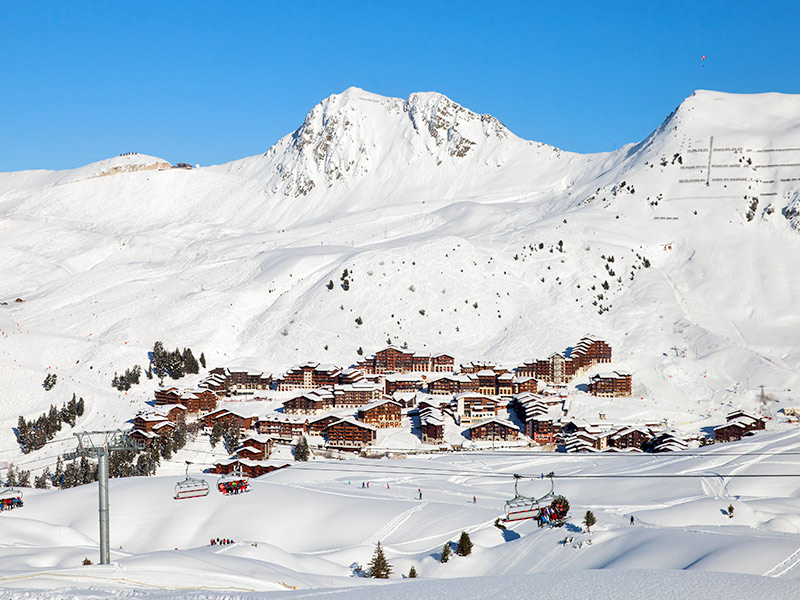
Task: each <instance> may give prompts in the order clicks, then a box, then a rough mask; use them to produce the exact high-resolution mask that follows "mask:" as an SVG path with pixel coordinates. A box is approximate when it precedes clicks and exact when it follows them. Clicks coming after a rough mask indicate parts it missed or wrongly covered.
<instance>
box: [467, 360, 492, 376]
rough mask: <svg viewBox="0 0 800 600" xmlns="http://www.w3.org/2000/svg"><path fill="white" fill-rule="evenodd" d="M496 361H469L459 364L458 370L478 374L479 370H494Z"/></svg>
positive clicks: (468, 373)
mask: <svg viewBox="0 0 800 600" xmlns="http://www.w3.org/2000/svg"><path fill="white" fill-rule="evenodd" d="M495 366H496V365H495V364H494V363H490V362H468V363H466V364H463V365H459V367H458V372H459V373H463V374H464V375H476V374H477V373H478V371H485V370H488V371H493V370H494V368H495Z"/></svg>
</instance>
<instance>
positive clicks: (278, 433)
mask: <svg viewBox="0 0 800 600" xmlns="http://www.w3.org/2000/svg"><path fill="white" fill-rule="evenodd" d="M307 422H308V421H307V419H306V418H304V417H299V416H295V415H285V414H283V413H276V412H273V413H267V414H266V415H264V416H263V417H260V418H259V419H258V420H257V421H256V425H255V427H256V431H258V433H264V434H267V435H270V436H272V437H274V438H276V439H279V440H282V441H291V440H292V439H293V438H296V437H299V436H301V435H304V434H305V433H306V423H307Z"/></svg>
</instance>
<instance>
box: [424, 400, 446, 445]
mask: <svg viewBox="0 0 800 600" xmlns="http://www.w3.org/2000/svg"><path fill="white" fill-rule="evenodd" d="M419 423H420V430H421V437H422V443H423V444H441V443H442V442H443V441H444V415H443V414H442V411H440V410H439V409H437V408H433V407H430V406H426V407H425V408H421V409H420V410H419Z"/></svg>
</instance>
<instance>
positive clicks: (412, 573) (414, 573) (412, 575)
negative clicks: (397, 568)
mask: <svg viewBox="0 0 800 600" xmlns="http://www.w3.org/2000/svg"><path fill="white" fill-rule="evenodd" d="M408 578H409V579H416V578H417V570H416V569H415V568H414V565H411V568H410V569H409V570H408Z"/></svg>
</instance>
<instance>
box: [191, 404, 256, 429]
mask: <svg viewBox="0 0 800 600" xmlns="http://www.w3.org/2000/svg"><path fill="white" fill-rule="evenodd" d="M201 420H202V422H203V426H205V427H208V428H212V427H214V425H215V424H216V423H217V422H223V423H227V424H228V426H229V427H238V428H239V429H242V430H247V429H253V428H254V427H255V424H256V421H257V420H258V417H257V416H256V415H251V414H245V413H241V412H239V411H237V410H234V409H229V408H220V409H218V410H215V411H214V412H211V413H208V414H207V415H204V416H203V418H202V419H201Z"/></svg>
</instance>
